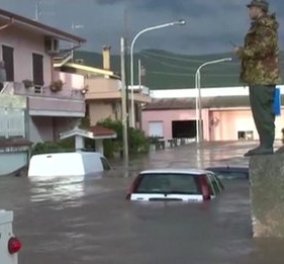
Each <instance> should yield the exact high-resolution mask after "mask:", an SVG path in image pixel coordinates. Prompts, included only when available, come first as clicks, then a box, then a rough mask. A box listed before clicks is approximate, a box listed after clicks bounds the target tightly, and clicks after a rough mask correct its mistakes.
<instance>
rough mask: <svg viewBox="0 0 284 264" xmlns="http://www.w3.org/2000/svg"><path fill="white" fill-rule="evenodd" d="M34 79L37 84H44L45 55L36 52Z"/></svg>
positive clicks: (34, 56) (34, 57)
mask: <svg viewBox="0 0 284 264" xmlns="http://www.w3.org/2000/svg"><path fill="white" fill-rule="evenodd" d="M33 79H34V84H35V85H36V86H43V85H44V78H43V56H42V55H40V54H35V53H34V54H33Z"/></svg>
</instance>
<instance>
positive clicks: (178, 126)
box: [172, 120, 196, 138]
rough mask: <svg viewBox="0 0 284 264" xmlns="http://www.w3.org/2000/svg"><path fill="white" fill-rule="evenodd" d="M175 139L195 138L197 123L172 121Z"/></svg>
mask: <svg viewBox="0 0 284 264" xmlns="http://www.w3.org/2000/svg"><path fill="white" fill-rule="evenodd" d="M172 134H173V138H195V137H196V121H195V120H187V121H172Z"/></svg>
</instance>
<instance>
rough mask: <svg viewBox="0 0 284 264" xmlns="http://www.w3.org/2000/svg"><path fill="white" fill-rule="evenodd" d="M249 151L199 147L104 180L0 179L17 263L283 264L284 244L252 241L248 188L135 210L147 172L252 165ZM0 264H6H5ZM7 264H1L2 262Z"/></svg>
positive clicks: (235, 185)
mask: <svg viewBox="0 0 284 264" xmlns="http://www.w3.org/2000/svg"><path fill="white" fill-rule="evenodd" d="M250 147H251V145H248V144H241V143H239V144H236V143H226V144H220V143H219V144H217V143H216V144H213V145H212V144H211V145H204V146H203V148H202V149H201V150H200V153H198V154H200V157H199V158H198V157H197V155H196V152H197V151H196V147H195V145H187V146H183V147H179V148H177V149H169V150H163V151H157V152H153V153H151V154H150V155H149V156H148V157H137V158H135V159H133V160H132V161H131V167H130V172H129V177H128V178H127V177H125V172H124V171H123V169H122V167H123V166H122V165H121V163H120V162H118V161H116V162H113V164H112V165H113V167H114V171H112V172H111V173H109V174H106V175H104V177H87V178H83V177H72V178H64V177H63V178H53V179H44V180H38V179H35V180H31V179H28V178H25V177H22V178H17V177H2V178H0V208H5V209H11V210H14V212H15V221H14V231H15V233H16V234H17V235H18V236H19V237H20V238H21V240H22V242H23V245H24V248H23V250H22V252H21V253H20V256H19V264H51V263H52V264H62V263H66V264H94V263H95V264H133V263H135V264H160V263H161V264H172V263H177V264H188V263H193V264H195V263H196V264H199V263H200V264H207V263H208V264H212V263H214V264H215V263H216V264H227V263H228V264H231V263H245V264H266V263H273V264H277V263H283V261H284V251H283V248H284V241H281V240H258V241H256V240H253V239H252V229H251V218H250V202H249V182H248V181H246V180H235V181H225V182H224V185H225V187H226V190H225V192H224V193H223V194H221V195H220V196H219V197H218V198H217V199H215V200H213V201H211V202H209V203H202V204H184V203H172V202H171V203H166V202H155V203H151V204H146V203H144V204H141V203H140V204H139V203H131V202H129V201H126V200H125V195H126V192H127V189H128V187H129V184H130V182H131V180H132V177H133V176H134V175H135V174H136V172H137V171H139V170H141V169H145V168H166V167H181V168H186V167H206V166H212V165H227V164H230V165H247V163H248V160H247V159H245V158H243V157H242V154H243V153H244V152H245V151H246V150H247V149H248V148H250ZM1 264H2V263H1ZM3 264H4V263H3Z"/></svg>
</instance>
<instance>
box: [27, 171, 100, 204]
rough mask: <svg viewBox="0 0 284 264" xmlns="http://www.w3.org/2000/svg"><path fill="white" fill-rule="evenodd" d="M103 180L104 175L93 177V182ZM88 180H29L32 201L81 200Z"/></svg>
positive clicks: (41, 178)
mask: <svg viewBox="0 0 284 264" xmlns="http://www.w3.org/2000/svg"><path fill="white" fill-rule="evenodd" d="M101 178H102V175H94V176H93V180H99V179H101ZM88 180H89V179H88V177H85V176H70V177H67V176H63V177H62V176H60V177H31V178H29V181H30V182H31V201H32V202H42V201H46V200H50V201H64V200H74V199H77V198H80V197H82V196H83V195H84V194H85V185H86V182H88ZM95 188H96V187H95ZM97 188H98V191H99V190H101V189H100V188H99V187H97ZM94 191H96V190H94Z"/></svg>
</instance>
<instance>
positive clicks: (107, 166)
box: [101, 158, 110, 171]
mask: <svg viewBox="0 0 284 264" xmlns="http://www.w3.org/2000/svg"><path fill="white" fill-rule="evenodd" d="M101 162H102V164H103V168H104V171H108V170H110V166H109V164H108V161H107V160H106V159H105V158H101Z"/></svg>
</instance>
